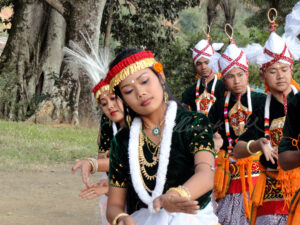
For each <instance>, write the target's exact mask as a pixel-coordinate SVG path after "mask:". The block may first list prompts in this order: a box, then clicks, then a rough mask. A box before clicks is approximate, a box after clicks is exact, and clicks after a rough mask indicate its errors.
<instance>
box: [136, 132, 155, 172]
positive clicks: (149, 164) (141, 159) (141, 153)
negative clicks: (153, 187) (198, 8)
mask: <svg viewBox="0 0 300 225" xmlns="http://www.w3.org/2000/svg"><path fill="white" fill-rule="evenodd" d="M144 140H145V139H144V135H142V133H141V134H140V143H139V162H140V164H141V165H142V166H147V167H150V168H151V167H153V166H155V165H156V164H157V163H158V158H159V149H160V148H159V146H158V147H157V148H156V149H155V151H154V152H151V151H150V152H151V154H152V159H153V161H152V162H148V161H147V159H146V157H145V154H144V150H143V147H144V144H145V142H144ZM147 147H148V146H147ZM156 153H157V155H156Z"/></svg>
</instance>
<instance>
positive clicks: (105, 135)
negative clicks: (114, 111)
mask: <svg viewBox="0 0 300 225" xmlns="http://www.w3.org/2000/svg"><path fill="white" fill-rule="evenodd" d="M100 127H101V135H100V143H99V150H98V153H106V152H107V151H109V149H110V144H111V140H112V138H113V136H114V135H113V129H112V126H111V124H110V123H109V119H108V117H107V116H106V115H105V114H103V115H102V117H101V122H100Z"/></svg>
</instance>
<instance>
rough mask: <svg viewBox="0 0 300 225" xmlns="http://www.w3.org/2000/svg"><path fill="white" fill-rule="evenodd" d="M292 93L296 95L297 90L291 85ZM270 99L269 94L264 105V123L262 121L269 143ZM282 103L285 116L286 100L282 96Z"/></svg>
mask: <svg viewBox="0 0 300 225" xmlns="http://www.w3.org/2000/svg"><path fill="white" fill-rule="evenodd" d="M291 88H292V91H293V92H294V94H297V92H298V90H297V88H296V87H295V86H294V85H291ZM271 97H272V93H271V92H270V93H269V94H268V96H267V100H266V104H265V115H264V117H265V121H264V127H265V138H266V139H267V140H268V141H270V105H271ZM283 101H284V112H285V115H286V113H287V98H286V96H283Z"/></svg>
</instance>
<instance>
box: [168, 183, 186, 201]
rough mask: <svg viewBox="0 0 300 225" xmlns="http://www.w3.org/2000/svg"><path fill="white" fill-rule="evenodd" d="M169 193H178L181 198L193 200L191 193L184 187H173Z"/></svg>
mask: <svg viewBox="0 0 300 225" xmlns="http://www.w3.org/2000/svg"><path fill="white" fill-rule="evenodd" d="M168 191H176V192H177V193H178V194H179V195H180V197H184V198H188V199H190V198H191V195H190V193H189V192H188V191H187V190H186V189H185V188H184V187H183V186H179V187H172V188H170V189H169V190H168Z"/></svg>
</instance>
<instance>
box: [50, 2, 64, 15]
mask: <svg viewBox="0 0 300 225" xmlns="http://www.w3.org/2000/svg"><path fill="white" fill-rule="evenodd" d="M45 2H46V3H48V4H49V5H50V6H51V7H52V8H54V9H55V10H56V11H57V12H59V13H60V14H61V15H62V16H64V13H65V8H64V6H63V4H62V3H61V1H60V0H45Z"/></svg>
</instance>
